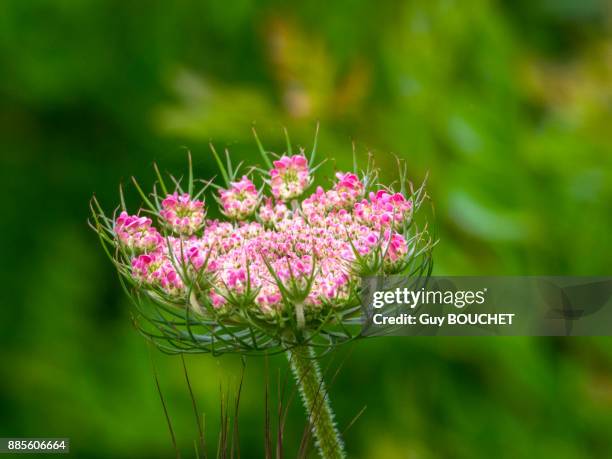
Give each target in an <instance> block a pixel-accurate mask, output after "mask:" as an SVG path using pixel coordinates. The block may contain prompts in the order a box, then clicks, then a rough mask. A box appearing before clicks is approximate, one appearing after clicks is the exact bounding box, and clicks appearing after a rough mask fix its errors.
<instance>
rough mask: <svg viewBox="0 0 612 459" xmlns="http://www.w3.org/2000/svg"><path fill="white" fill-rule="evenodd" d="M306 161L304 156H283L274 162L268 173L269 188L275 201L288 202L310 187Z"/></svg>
mask: <svg viewBox="0 0 612 459" xmlns="http://www.w3.org/2000/svg"><path fill="white" fill-rule="evenodd" d="M310 182H311V178H310V173H309V171H308V160H307V159H306V157H305V156H304V155H294V156H283V157H282V158H280V159H279V160H278V161H274V169H272V170H271V171H270V188H271V189H272V194H273V195H274V197H275V198H276V199H280V200H281V201H289V200H291V199H294V198H297V197H299V196H301V195H302V193H303V192H304V190H305V189H306V188H307V187H308V186H309V185H310Z"/></svg>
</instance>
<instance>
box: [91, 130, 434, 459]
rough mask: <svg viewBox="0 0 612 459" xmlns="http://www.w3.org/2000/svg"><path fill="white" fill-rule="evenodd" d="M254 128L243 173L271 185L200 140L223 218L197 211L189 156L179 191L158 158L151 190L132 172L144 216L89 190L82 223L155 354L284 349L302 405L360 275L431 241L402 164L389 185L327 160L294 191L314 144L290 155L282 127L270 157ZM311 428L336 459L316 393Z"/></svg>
mask: <svg viewBox="0 0 612 459" xmlns="http://www.w3.org/2000/svg"><path fill="white" fill-rule="evenodd" d="M256 140H257V143H258V146H259V149H260V153H261V155H262V159H263V160H264V163H265V164H266V165H267V166H268V174H267V176H261V177H257V176H256V177H254V178H253V179H254V180H255V181H256V182H259V183H262V184H263V183H267V184H268V185H269V187H270V190H271V196H265V195H263V196H260V194H261V193H260V192H259V191H258V190H257V188H256V186H255V183H254V182H253V181H252V180H251V179H249V178H247V176H245V175H243V176H242V177H241V178H240V179H237V177H238V176H239V175H238V168H234V167H232V164H231V161H230V158H229V153H227V152H226V160H227V161H226V163H227V166H225V165H224V164H223V162H222V161H221V158H220V157H219V156H218V155H217V153H216V151H215V150H214V147H212V146H211V149H212V151H213V154H214V157H215V160H216V162H217V164H218V165H219V168H220V171H221V176H222V178H223V180H224V182H225V183H224V186H222V187H221V186H217V187H218V191H217V193H218V201H219V204H220V211H221V213H222V214H223V215H224V216H225V217H226V218H227V219H228V221H223V220H212V219H207V218H206V210H205V206H204V201H203V200H202V198H201V196H203V194H204V192H205V191H206V188H204V189H201V190H199V191H196V190H195V189H194V188H195V183H197V182H196V181H195V180H194V179H193V172H192V170H191V157H189V164H190V170H189V182H188V183H187V187H186V188H185V189H183V188H182V187H181V183H180V181H177V180H175V184H176V188H175V190H172V191H171V193H168V192H167V190H168V188H167V186H166V184H165V183H164V181H163V179H162V178H161V175H160V174H159V171H158V170H157V168H156V169H155V170H156V172H157V176H158V182H157V184H156V186H155V188H154V192H153V193H152V194H150V195H146V194H145V193H144V192H142V190H141V188H140V187H139V186H138V184H137V183H136V182H135V185H136V188H137V190H138V191H139V193H140V194H141V197H142V199H143V201H144V203H145V204H146V207H147V212H148V215H151V217H142V216H139V215H130V214H128V212H127V209H125V204H124V199H121V202H122V211H121V213H120V214H119V216H118V217H117V219H116V220H114V221H113V219H109V218H108V217H106V216H105V215H104V212H103V211H102V209H101V207H100V206H99V204H98V203H97V201H96V200H95V199H94V200H93V203H92V213H93V218H94V225H93V226H94V228H95V229H96V230H97V231H98V233H99V235H100V240H101V241H102V243H103V244H104V246H105V249H106V251H107V253H108V254H109V256H111V258H112V260H113V263H114V264H115V266H116V267H117V270H118V271H119V273H120V274H121V276H122V279H123V280H124V281H125V283H126V285H127V286H128V287H130V290H129V291H130V292H131V293H132V294H133V295H134V299H135V303H136V304H137V306H138V317H139V318H140V320H137V323H138V324H139V327H140V330H141V331H142V333H143V334H145V335H146V336H147V337H149V338H150V339H151V340H152V341H154V342H155V343H156V344H157V345H158V346H159V347H160V348H162V349H163V350H165V351H167V352H187V351H189V352H194V351H200V352H211V353H215V354H219V353H223V352H240V353H259V352H264V351H266V352H270V351H275V350H276V351H285V352H287V354H288V355H289V356H290V360H291V365H292V368H293V370H294V373H295V374H296V378H297V379H298V384H299V385H300V387H301V390H302V395H303V398H304V402H305V404H306V405H307V407H308V409H309V410H310V411H311V412H312V411H313V410H314V409H315V406H317V402H316V399H317V397H316V394H314V393H312V391H309V390H308V387H310V388H312V387H315V388H316V387H318V388H319V389H321V387H322V386H321V385H320V381H318V379H320V372H319V370H318V367H317V366H316V363H314V359H313V358H312V357H313V354H312V352H313V351H312V349H314V348H318V349H322V350H326V349H330V348H331V347H332V346H334V345H336V344H338V343H341V342H345V341H348V340H351V339H354V338H356V337H359V336H361V332H360V324H361V323H362V318H361V308H360V302H361V298H360V295H361V293H362V290H361V289H362V282H361V276H362V275H379V276H385V275H388V274H394V273H401V272H406V273H412V274H414V273H418V272H422V271H425V272H426V271H427V268H428V266H429V265H430V262H431V257H430V253H431V249H432V247H433V241H432V240H431V238H430V237H429V236H428V233H427V231H426V230H425V229H423V230H419V229H418V228H417V226H416V224H415V222H414V218H413V217H414V214H415V212H416V211H417V210H418V209H419V207H420V206H421V204H422V202H423V201H424V199H425V197H426V195H425V192H424V187H423V186H422V187H421V188H419V189H417V190H416V191H415V190H413V189H412V187H408V185H407V181H406V171H405V167H400V189H399V190H396V191H394V190H391V189H388V188H383V187H378V186H375V185H374V184H375V183H377V180H376V178H377V172H376V171H375V170H373V169H372V168H371V167H368V169H366V170H365V171H361V172H359V171H357V170H354V171H352V172H338V173H336V176H335V177H336V181H335V183H333V185H332V186H331V187H329V188H328V189H326V188H324V187H323V186H317V188H316V189H315V190H314V192H312V193H311V194H310V195H309V196H305V197H303V198H302V196H303V195H304V193H305V191H306V189H307V188H308V187H309V186H310V185H311V183H312V182H313V177H312V172H313V171H314V170H316V168H317V166H314V167H311V166H312V165H313V160H314V155H315V152H316V149H315V148H313V153H312V156H311V158H310V160H308V159H307V158H306V156H304V155H303V154H299V155H291V146H290V143H289V139H288V136H287V154H285V155H282V156H280V158H278V159H277V160H275V161H271V160H270V159H269V153H268V152H266V151H265V150H264V149H263V147H262V146H261V144H260V142H259V139H257V138H256ZM315 144H316V143H315ZM253 170H259V171H262V169H261V168H255V169H253ZM262 172H263V173H264V174H265V171H262ZM264 174H262V175H264ZM215 186H216V185H215ZM264 189H265V188H264ZM155 190H162V191H163V195H162V196H165V197H164V198H163V199H161V197H160V196H158V195H157V192H156V191H155ZM288 201H291V204H290V206H289V205H288V204H286V203H288ZM260 203H261V205H260ZM258 208H259V209H258ZM126 249H127V250H126ZM150 308H153V312H151V309H150ZM310 370H312V371H310ZM304 379H305V380H306V382H302V381H303V380H304ZM323 398H324V400H325V397H323ZM313 432H314V435H315V438H316V440H317V442H318V443H317V444H318V446H319V449H320V451H321V453H322V454H323V456H324V457H343V454H344V453H343V447H342V443H341V441H340V439H339V434H338V432H337V430H336V428H335V425H334V422H333V416H332V413H331V409H330V407H329V405H328V403H327V401H324V403H323V407H322V408H321V416H320V419H318V420H317V421H316V422H315V423H314V424H313Z"/></svg>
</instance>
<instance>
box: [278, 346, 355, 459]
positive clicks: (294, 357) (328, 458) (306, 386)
mask: <svg viewBox="0 0 612 459" xmlns="http://www.w3.org/2000/svg"><path fill="white" fill-rule="evenodd" d="M287 356H288V357H289V363H290V365H291V369H292V370H293V376H294V377H295V380H296V383H297V385H298V387H299V390H300V394H301V396H302V402H303V403H304V408H306V414H307V415H308V418H309V419H308V420H309V422H310V425H311V426H312V433H313V435H314V437H315V442H316V445H317V448H318V450H319V454H320V456H321V457H322V458H323V459H341V458H344V457H346V453H345V452H344V443H343V442H342V437H341V436H340V432H338V429H337V428H336V423H335V421H334V413H333V411H332V409H331V406H330V404H329V397H328V395H327V390H326V389H325V384H324V383H323V378H322V376H321V370H320V369H319V364H318V363H317V361H316V357H315V355H314V352H313V350H312V348H310V347H308V346H300V347H295V348H293V349H291V350H290V351H288V352H287Z"/></svg>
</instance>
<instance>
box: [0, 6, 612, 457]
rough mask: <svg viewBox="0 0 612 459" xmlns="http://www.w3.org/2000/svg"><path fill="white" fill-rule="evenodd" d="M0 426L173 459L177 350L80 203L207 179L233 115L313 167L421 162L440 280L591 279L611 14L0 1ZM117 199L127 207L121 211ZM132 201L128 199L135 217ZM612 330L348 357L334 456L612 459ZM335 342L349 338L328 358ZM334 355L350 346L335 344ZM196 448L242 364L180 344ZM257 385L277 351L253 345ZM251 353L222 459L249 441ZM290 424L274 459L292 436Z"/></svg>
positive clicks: (186, 432) (606, 223)
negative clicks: (142, 325)
mask: <svg viewBox="0 0 612 459" xmlns="http://www.w3.org/2000/svg"><path fill="white" fill-rule="evenodd" d="M0 121H1V122H0V152H1V153H0V156H1V166H0V183H2V185H3V192H2V197H1V198H0V199H1V204H2V208H1V215H2V217H1V218H0V231H1V234H2V238H3V243H2V258H1V259H2V264H1V267H0V278H1V279H2V286H3V287H2V293H1V298H2V305H1V307H0V436H3V437H8V436H67V437H70V438H71V439H72V450H73V456H75V457H79V458H109V457H117V458H167V457H172V456H173V454H174V453H173V449H172V445H171V442H170V437H169V434H168V430H167V427H166V424H165V419H164V416H163V412H162V408H161V405H160V402H159V398H158V394H157V392H156V390H155V385H154V379H153V373H152V364H151V356H152V360H153V361H154V363H155V367H156V368H157V370H158V372H159V379H160V384H161V387H162V390H163V393H164V395H165V396H166V398H167V402H168V407H169V412H170V416H171V417H172V420H173V422H174V427H175V431H176V433H177V437H178V440H179V443H180V446H181V448H182V450H183V457H190V456H193V439H194V438H196V429H195V422H194V421H193V416H192V411H191V405H190V401H189V398H188V392H187V389H186V386H185V382H184V379H183V374H182V366H181V363H180V358H178V357H167V356H163V355H161V354H160V353H159V352H157V351H154V350H153V351H151V350H150V349H149V348H148V346H147V345H146V344H145V341H144V340H143V339H142V338H141V337H140V336H139V335H138V334H137V332H136V331H135V330H134V329H133V328H132V327H131V324H130V320H129V317H130V316H129V312H130V305H129V302H128V299H127V298H126V297H125V295H124V294H123V293H122V291H121V290H120V287H119V283H118V282H117V279H116V276H115V273H114V271H113V268H112V266H111V264H110V262H109V261H108V260H107V259H106V258H105V257H104V255H103V252H102V250H101V249H100V247H99V245H98V242H97V240H96V237H95V235H94V233H93V232H92V231H91V230H89V228H88V227H87V225H86V219H87V215H88V201H89V198H90V197H91V195H92V194H93V193H95V194H96V195H97V196H98V198H99V200H100V201H101V203H102V204H103V205H104V206H106V208H107V209H112V208H113V207H114V206H115V205H116V203H117V201H118V194H117V184H118V183H119V182H120V181H122V180H123V181H126V180H127V179H129V177H130V176H131V175H137V176H138V177H139V178H140V179H141V180H142V181H143V182H144V183H145V184H150V183H151V181H152V177H153V171H152V169H151V167H150V166H151V163H152V162H153V161H157V162H158V163H159V164H160V165H161V168H162V169H165V170H169V171H172V172H174V173H177V174H180V173H181V171H184V168H185V165H186V153H185V147H187V148H189V149H190V150H191V151H192V152H193V155H194V160H195V167H196V171H197V173H198V175H200V176H202V177H209V176H211V175H213V174H215V173H216V169H215V167H214V164H213V161H212V157H211V155H210V153H209V150H208V147H207V143H208V142H209V141H210V140H213V141H214V142H215V144H216V145H217V146H219V147H228V148H229V149H230V150H231V151H232V154H233V155H235V156H236V157H237V158H240V157H248V156H253V158H255V155H256V150H255V144H254V142H253V140H252V137H251V132H250V129H251V125H252V124H253V123H255V125H256V126H257V128H258V131H259V133H260V136H261V138H262V140H263V141H264V143H265V144H266V146H268V147H269V148H273V149H274V148H276V150H277V151H280V149H281V148H282V131H281V127H282V126H287V127H288V128H289V130H290V132H291V134H292V138H293V140H294V142H295V143H298V144H302V145H304V146H306V147H309V146H310V145H311V141H312V135H313V133H314V127H315V124H316V122H317V121H320V122H321V136H320V151H321V152H322V156H326V157H328V158H333V159H334V161H332V162H330V163H329V164H327V165H326V167H325V168H324V170H323V174H324V175H325V174H327V175H330V174H331V172H332V171H333V168H334V167H337V168H340V169H342V168H346V167H348V165H349V164H350V155H351V142H352V141H355V143H356V149H357V152H358V154H359V156H360V157H362V158H363V157H365V154H366V152H367V151H372V152H374V153H375V155H376V158H377V161H378V164H379V165H381V166H382V167H383V172H384V175H386V178H387V179H391V178H393V177H394V173H395V170H396V169H395V167H394V162H393V161H394V159H393V156H392V155H391V154H390V153H394V154H396V155H398V156H401V157H402V158H405V159H406V160H407V162H408V165H409V169H410V175H411V177H412V178H413V179H414V180H415V181H417V182H418V181H420V180H422V179H423V177H424V175H425V173H426V172H427V171H429V172H430V186H429V190H430V194H431V196H432V198H433V200H434V202H435V206H436V225H437V228H438V232H439V237H440V244H439V246H438V247H437V248H436V250H435V263H436V267H435V271H436V273H438V274H490V275H502V274H530V275H537V274H555V275H569V274H574V275H589V274H591V275H606V274H610V267H611V266H612V263H611V261H610V259H611V254H612V237H611V229H612V137H611V135H610V129H611V128H612V5H611V4H610V2H609V1H605V0H601V1H598V0H575V1H569V0H556V1H555V0H532V1H526V0H518V1H512V2H511V1H506V2H503V1H484V0H463V1H461V2H459V1H452V0H430V1H419V2H401V1H400V2H398V1H387V0H378V1H376V2H366V1H362V2H358V1H346V0H345V1H342V0H339V1H336V2H327V1H310V2H304V3H303V4H300V5H291V4H289V3H287V2H282V1H258V2H256V1H254V0H235V1H232V2H212V1H211V2H206V1H192V0H178V1H175V2H164V1H157V0H150V1H147V2H142V1H141V2H138V1H132V0H123V1H116V0H3V1H2V2H0ZM134 202H135V203H137V200H134ZM134 210H135V209H134ZM610 344H612V341H610V339H606V338H599V339H587V338H580V339H578V338H571V339H544V338H540V339H535V338H531V339H527V338H524V339H511V338H503V339H502V338H496V339H492V338H469V339H467V338H466V339H458V338H453V339H441V338H387V339H373V340H369V341H362V342H359V343H357V344H355V345H353V346H352V347H351V346H347V347H346V348H343V349H341V350H340V351H339V354H340V355H337V356H336V359H335V363H333V364H332V366H334V365H336V364H337V363H338V362H339V361H341V360H342V359H343V358H345V357H346V356H347V355H348V357H346V362H345V364H344V366H343V369H342V371H341V373H340V375H339V376H338V378H337V380H336V382H335V383H334V385H333V387H332V389H331V391H332V400H333V404H334V406H335V409H336V412H337V414H338V421H339V423H340V426H341V427H344V426H346V425H347V424H348V423H349V422H350V420H351V419H352V418H353V416H354V415H355V414H356V413H357V412H358V411H359V410H360V409H361V408H362V407H363V406H364V405H367V406H368V408H367V410H366V412H365V414H364V415H363V416H362V417H361V418H360V419H359V420H358V422H357V423H356V424H355V425H354V426H353V427H352V428H351V429H350V430H349V431H348V432H347V434H346V442H347V445H348V451H349V456H350V457H355V458H415V459H417V458H424V459H426V458H488V457H492V456H493V457H496V458H499V459H502V458H535V457H538V458H539V457H541V458H557V459H563V458H605V457H611V456H612V436H611V435H610V432H612V347H611V346H610ZM349 348H351V349H349ZM349 350H350V351H351V352H350V354H348V351H349ZM187 365H188V367H189V370H190V373H191V378H192V384H193V386H194V391H195V393H196V397H197V398H198V401H199V404H200V409H201V410H202V411H205V412H206V416H207V417H206V419H207V430H208V434H209V435H208V443H209V446H210V448H209V453H211V452H212V451H213V450H214V448H213V445H214V444H215V441H216V439H215V438H214V435H215V434H216V430H217V428H218V421H217V419H218V416H219V387H220V385H222V386H223V387H224V388H228V387H230V388H231V387H235V385H236V384H237V378H238V376H239V368H240V361H239V360H238V359H236V358H232V357H222V358H218V359H215V358H212V357H210V356H206V355H202V356H195V357H190V358H188V359H187ZM269 365H270V369H269V375H270V378H271V380H272V382H273V383H272V385H273V386H274V385H275V382H274V381H275V380H276V375H277V371H280V372H281V375H282V374H284V372H285V371H286V365H285V362H284V361H283V359H282V358H274V359H271V360H270V363H269ZM264 381H265V367H264V360H263V359H253V358H251V359H248V361H247V369H246V375H245V388H244V391H243V404H242V409H241V418H240V431H241V451H242V457H247V458H250V457H261V456H262V454H263V419H264V401H263V399H264ZM301 411H302V410H301V407H300V406H299V403H297V401H296V402H294V404H293V406H292V409H291V412H290V417H289V419H288V422H287V432H286V442H285V443H286V448H287V457H293V456H294V452H295V450H296V449H297V446H298V443H299V438H300V436H301V433H302V429H303V426H304V417H303V415H302V412H301Z"/></svg>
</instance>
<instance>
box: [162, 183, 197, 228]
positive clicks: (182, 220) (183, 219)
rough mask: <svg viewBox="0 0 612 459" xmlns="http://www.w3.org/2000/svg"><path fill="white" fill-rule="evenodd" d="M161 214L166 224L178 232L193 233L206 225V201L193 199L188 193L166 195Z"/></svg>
mask: <svg viewBox="0 0 612 459" xmlns="http://www.w3.org/2000/svg"><path fill="white" fill-rule="evenodd" d="M159 215H160V216H161V217H162V218H163V219H164V222H165V223H166V225H167V226H168V227H169V228H170V229H171V230H172V231H173V232H175V233H177V234H184V235H188V236H189V235H192V234H193V233H195V232H196V231H198V230H199V229H200V228H202V226H203V225H204V223H205V222H204V217H205V215H206V214H205V212H204V203H203V202H202V201H198V200H196V199H191V196H189V194H187V193H183V194H180V195H179V194H178V193H177V192H176V191H175V192H174V193H173V194H169V195H168V196H166V199H164V200H163V201H162V210H161V211H160V212H159Z"/></svg>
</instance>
